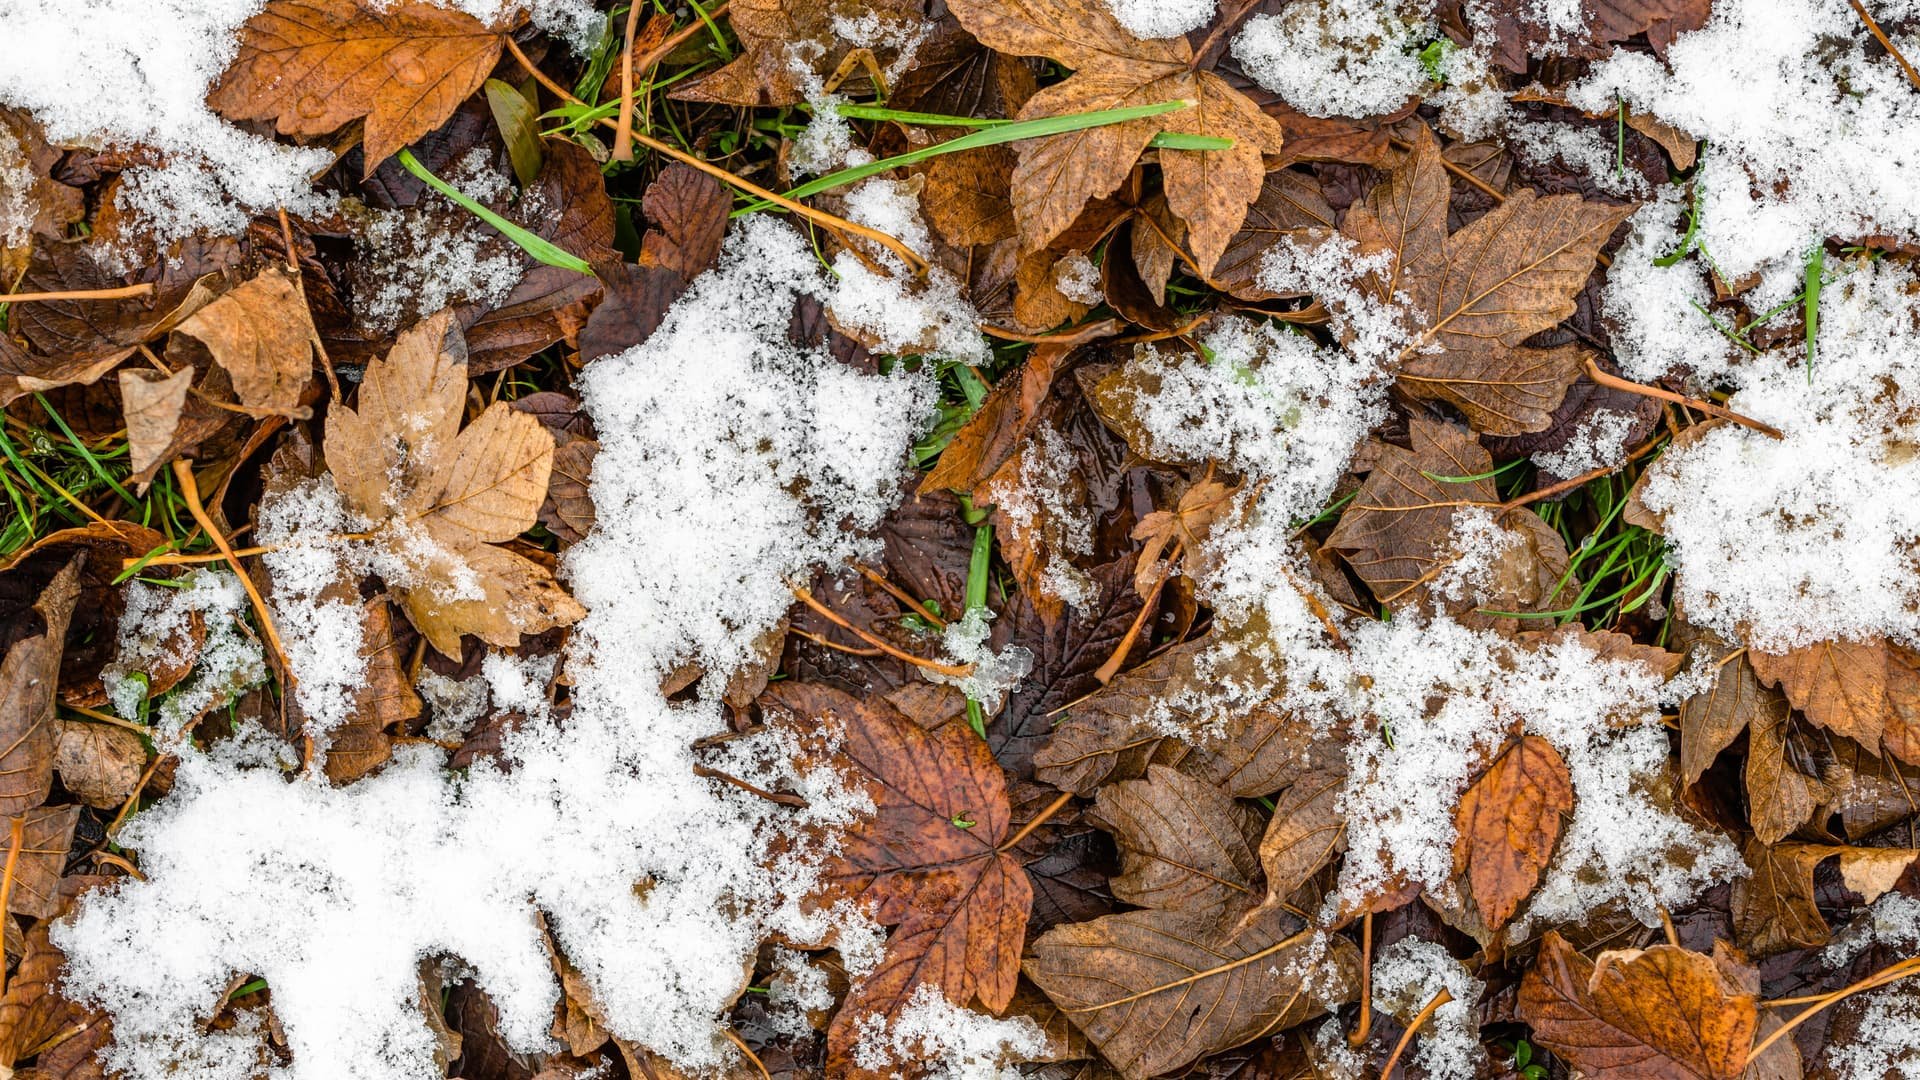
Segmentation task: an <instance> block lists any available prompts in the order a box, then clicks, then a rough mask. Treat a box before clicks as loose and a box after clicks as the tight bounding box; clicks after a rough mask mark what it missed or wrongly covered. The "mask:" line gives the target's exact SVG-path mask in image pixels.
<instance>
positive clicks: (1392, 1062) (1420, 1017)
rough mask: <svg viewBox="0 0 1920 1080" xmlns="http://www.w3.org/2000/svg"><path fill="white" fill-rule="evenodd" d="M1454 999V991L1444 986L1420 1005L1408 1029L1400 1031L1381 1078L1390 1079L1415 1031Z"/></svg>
mask: <svg viewBox="0 0 1920 1080" xmlns="http://www.w3.org/2000/svg"><path fill="white" fill-rule="evenodd" d="M1452 1000H1453V993H1452V992H1451V991H1449V990H1448V989H1447V988H1446V987H1444V986H1443V987H1441V988H1440V992H1439V993H1437V994H1435V995H1433V997H1431V998H1429V999H1427V1003H1426V1004H1425V1005H1422V1006H1420V1011H1419V1012H1417V1013H1415V1014H1414V1017H1413V1022H1412V1023H1410V1024H1408V1025H1407V1030H1405V1031H1403V1032H1401V1033H1400V1041H1399V1042H1397V1043H1394V1044H1393V1053H1391V1054H1388V1055H1387V1064H1386V1067H1385V1068H1382V1069H1381V1070H1380V1080H1388V1078H1389V1077H1391V1076H1392V1075H1393V1067H1394V1066H1396V1065H1398V1064H1400V1055H1401V1054H1404V1053H1406V1052H1407V1044H1408V1043H1411V1042H1412V1041H1413V1033H1414V1032H1416V1031H1419V1030H1420V1025H1422V1024H1424V1023H1426V1022H1427V1018H1428V1017H1431V1016H1432V1015H1433V1012H1434V1010H1435V1009H1438V1008H1439V1007H1440V1006H1442V1005H1445V1004H1446V1003H1447V1002H1449V1001H1452Z"/></svg>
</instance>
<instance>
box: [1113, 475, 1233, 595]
mask: <svg viewBox="0 0 1920 1080" xmlns="http://www.w3.org/2000/svg"><path fill="white" fill-rule="evenodd" d="M1239 490H1240V489H1239V488H1237V487H1229V486H1228V485H1226V484H1223V483H1221V482H1220V481H1218V480H1214V479H1211V478H1210V477H1208V478H1203V479H1201V480H1199V481H1198V482H1196V483H1194V484H1192V485H1191V486H1189V487H1188V488H1187V490H1185V491H1183V492H1181V493H1180V501H1179V503H1177V504H1176V505H1175V506H1174V508H1173V509H1172V510H1155V511H1152V512H1151V513H1148V514H1146V515H1144V516H1143V517H1141V519H1140V522H1139V524H1137V525H1135V526H1134V527H1133V538H1134V539H1135V540H1143V541H1145V542H1146V543H1145V546H1143V547H1142V548H1141V549H1140V554H1139V556H1138V558H1137V560H1136V561H1135V563H1134V571H1133V587H1134V589H1135V591H1137V592H1138V593H1139V594H1140V595H1141V596H1143V597H1144V596H1147V595H1149V594H1151V593H1152V592H1153V587H1154V584H1155V582H1156V581H1157V580H1158V578H1159V576H1160V574H1161V573H1162V571H1161V569H1160V566H1159V563H1160V556H1161V554H1162V553H1164V552H1165V551H1167V550H1168V548H1170V547H1171V546H1172V545H1173V544H1175V543H1176V542H1177V543H1178V544H1179V545H1180V551H1181V558H1182V560H1183V565H1184V566H1185V567H1186V571H1187V573H1188V574H1189V575H1193V574H1197V572H1198V571H1199V568H1200V562H1201V554H1200V551H1199V547H1200V542H1201V541H1202V540H1204V539H1205V538H1206V536H1207V532H1208V530H1210V529H1211V528H1213V524H1214V522H1215V521H1217V520H1218V519H1219V517H1220V515H1221V514H1223V513H1224V512H1225V511H1226V509H1227V507H1228V506H1229V505H1230V504H1231V503H1232V501H1233V497H1234V496H1235V495H1237V494H1239Z"/></svg>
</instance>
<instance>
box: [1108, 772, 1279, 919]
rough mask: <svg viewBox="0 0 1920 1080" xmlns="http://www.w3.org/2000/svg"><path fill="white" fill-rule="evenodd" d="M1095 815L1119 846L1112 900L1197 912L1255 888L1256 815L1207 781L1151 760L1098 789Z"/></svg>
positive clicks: (1247, 895)
mask: <svg viewBox="0 0 1920 1080" xmlns="http://www.w3.org/2000/svg"><path fill="white" fill-rule="evenodd" d="M1094 815H1095V816H1096V817H1097V818H1098V819H1099V821H1100V822H1101V824H1102V826H1103V827H1104V828H1106V830H1107V831H1108V832H1110V833H1112V834H1113V836H1114V843H1115V844H1116V845H1117V846H1118V847H1119V849H1120V873H1119V875H1118V876H1116V877H1114V878H1113V879H1112V881H1110V882H1109V883H1108V887H1109V888H1111V889H1112V890H1113V895H1114V897H1115V898H1116V899H1119V900H1122V901H1124V902H1126V903H1129V904H1133V905H1135V906H1137V907H1148V908H1163V909H1166V910H1169V911H1186V912H1195V913H1198V912H1203V911H1209V910H1224V909H1225V908H1226V907H1228V906H1229V905H1234V904H1239V905H1242V906H1244V904H1245V903H1246V901H1247V900H1249V899H1251V898H1253V897H1255V896H1256V895H1258V888H1257V886H1258V883H1259V880H1260V860H1259V858H1258V857H1257V856H1256V855H1255V852H1254V847H1255V845H1256V844H1257V843H1258V842H1259V836H1260V818H1259V816H1258V815H1256V814H1254V813H1253V812H1252V811H1251V810H1250V809H1249V808H1248V807H1247V806H1246V804H1243V803H1240V802H1237V801H1235V800H1234V798H1233V797H1232V796H1230V795H1228V794H1227V793H1226V792H1224V791H1222V790H1220V789H1219V788H1217V787H1215V786H1213V785H1212V784H1209V783H1206V782H1205V781H1203V780H1198V779H1196V778H1194V777H1191V776H1188V775H1186V774H1185V773H1182V772H1180V771H1179V770H1177V769H1171V768H1168V767H1167V766H1165V765H1155V766H1152V767H1151V768H1149V769H1148V770H1147V778H1146V779H1144V780H1124V781H1121V782H1120V783H1117V784H1112V785H1109V786H1107V787H1104V788H1102V789H1101V790H1100V794H1099V797H1098V798H1097V799H1095V801H1094Z"/></svg>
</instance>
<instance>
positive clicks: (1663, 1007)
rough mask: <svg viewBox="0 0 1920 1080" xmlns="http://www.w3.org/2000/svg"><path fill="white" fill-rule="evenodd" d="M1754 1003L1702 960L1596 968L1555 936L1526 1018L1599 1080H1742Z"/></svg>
mask: <svg viewBox="0 0 1920 1080" xmlns="http://www.w3.org/2000/svg"><path fill="white" fill-rule="evenodd" d="M1754 999H1755V995H1754V994H1753V993H1751V992H1748V991H1745V990H1743V989H1741V988H1739V987H1737V986H1733V985H1730V983H1729V980H1728V979H1727V978H1726V977H1725V976H1724V975H1723V974H1722V973H1721V972H1720V970H1719V969H1718V968H1717V967H1716V965H1715V964H1714V962H1713V960H1712V959H1711V958H1709V957H1707V956H1705V955H1703V954H1701V953H1696V952H1689V951H1687V950H1685V949H1679V948H1675V947H1673V946H1671V945H1655V946H1653V947H1652V948H1649V949H1628V950H1621V951H1618V952H1610V953H1602V954H1601V956H1600V959H1599V960H1598V961H1597V962H1596V961H1589V960H1588V959H1587V958H1586V957H1584V956H1581V955H1580V954H1579V953H1578V952H1575V951H1574V948H1573V946H1571V945H1569V944H1567V942H1566V940H1565V939H1564V938H1562V937H1561V936H1560V935H1559V934H1557V933H1554V932H1552V931H1548V932H1547V935H1546V937H1545V938H1543V939H1542V940H1541V942H1540V955H1539V958H1538V959H1537V960H1536V961H1535V962H1534V966H1533V968H1532V970H1530V971H1528V972H1527V975H1526V978H1525V979H1524V980H1522V982H1521V984H1520V999H1519V1014H1520V1018H1521V1019H1522V1020H1524V1021H1526V1023H1527V1024H1528V1025H1530V1026H1531V1027H1532V1028H1533V1038H1534V1040H1535V1041H1536V1042H1538V1043H1540V1045H1542V1046H1545V1047H1546V1048H1547V1049H1549V1050H1552V1051H1553V1052H1554V1053H1555V1054H1558V1055H1559V1056H1560V1057H1562V1058H1565V1059H1566V1060H1567V1061H1568V1062H1569V1063H1570V1064H1572V1065H1573V1067H1574V1068H1576V1069H1579V1070H1580V1071H1581V1072H1582V1073H1584V1074H1585V1075H1587V1076H1589V1077H1592V1078H1594V1080H1734V1078H1735V1077H1737V1076H1739V1075H1740V1072H1741V1068H1742V1067H1743V1066H1744V1065H1745V1063H1746V1058H1747V1049H1748V1047H1750V1046H1752V1045H1753V1036H1754V1031H1755V1029H1756V1028H1757V1027H1758V1024H1759V1010H1758V1008H1757V1006H1756V1004H1755V1000H1754Z"/></svg>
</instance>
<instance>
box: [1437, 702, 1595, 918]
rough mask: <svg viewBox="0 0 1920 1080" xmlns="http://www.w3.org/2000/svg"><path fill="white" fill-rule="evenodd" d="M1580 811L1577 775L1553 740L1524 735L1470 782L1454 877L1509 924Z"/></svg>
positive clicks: (1459, 820)
mask: <svg viewBox="0 0 1920 1080" xmlns="http://www.w3.org/2000/svg"><path fill="white" fill-rule="evenodd" d="M1572 811H1573V780H1572V777H1571V776H1569V775H1568V773H1567V764H1566V762H1564V761H1562V760H1561V759H1560V753H1559V751H1557V750H1555V749H1554V748H1553V744H1552V743H1549V742H1548V741H1547V740H1545V739H1542V738H1540V737H1539V736H1537V735H1523V736H1521V737H1520V739H1519V740H1517V741H1516V742H1515V743H1514V744H1513V746H1511V747H1510V748H1508V749H1507V751H1506V752H1505V753H1503V754H1501V755H1500V756H1499V757H1498V758H1496V759H1494V762H1493V764H1492V765H1490V766H1488V768H1487V771H1486V772H1485V773H1483V774H1481V776H1480V778H1479V779H1477V780H1475V781H1474V782H1473V784H1472V786H1470V787H1468V788H1467V792H1466V794H1465V795H1462V796H1461V797H1460V805H1459V807H1458V808H1457V809H1455V811H1454V816H1453V820H1454V827H1455V829H1456V830H1457V831H1458V834H1459V836H1458V838H1457V839H1456V840H1455V841H1454V846H1453V872H1454V876H1455V877H1456V878H1458V879H1461V880H1463V881H1464V882H1465V883H1466V885H1467V889H1466V890H1465V892H1466V896H1467V898H1468V899H1469V900H1470V902H1471V903H1472V904H1473V905H1474V907H1475V908H1476V909H1477V914H1478V916H1479V918H1478V920H1477V921H1478V922H1479V923H1480V924H1482V925H1484V926H1485V927H1486V928H1487V930H1488V931H1497V930H1499V929H1501V928H1502V927H1504V926H1506V925H1507V920H1509V919H1511V918H1513V915H1514V912H1515V911H1518V910H1519V908H1520V903H1521V901H1523V900H1525V899H1526V898H1527V897H1528V895H1530V894H1531V893H1532V892H1533V889H1534V886H1536V885H1538V884H1539V883H1540V874H1541V872H1542V871H1544V870H1545V869H1546V868H1547V863H1548V862H1549V861H1550V860H1551V859H1552V858H1553V847H1554V845H1555V844H1557V843H1558V842H1559V841H1560V830H1561V828H1562V827H1563V826H1564V825H1565V824H1566V817H1567V815H1569V814H1570V813H1572Z"/></svg>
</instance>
